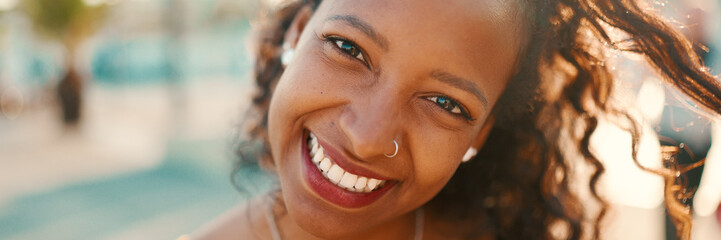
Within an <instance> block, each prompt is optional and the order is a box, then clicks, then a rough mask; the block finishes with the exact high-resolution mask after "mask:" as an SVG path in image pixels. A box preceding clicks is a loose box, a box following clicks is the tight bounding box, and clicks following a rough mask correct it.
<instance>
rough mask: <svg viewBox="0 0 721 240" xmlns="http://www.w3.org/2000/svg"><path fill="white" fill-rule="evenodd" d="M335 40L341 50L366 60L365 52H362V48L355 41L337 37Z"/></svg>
mask: <svg viewBox="0 0 721 240" xmlns="http://www.w3.org/2000/svg"><path fill="white" fill-rule="evenodd" d="M334 42H335V45H336V46H338V48H340V50H341V51H343V52H345V53H347V54H348V55H350V56H353V57H354V58H357V59H358V60H361V61H363V62H365V58H364V57H363V52H361V50H360V48H359V47H358V46H356V45H355V44H354V43H352V42H350V41H346V40H342V39H335V40H334Z"/></svg>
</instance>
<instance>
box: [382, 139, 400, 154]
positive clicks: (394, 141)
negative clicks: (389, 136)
mask: <svg viewBox="0 0 721 240" xmlns="http://www.w3.org/2000/svg"><path fill="white" fill-rule="evenodd" d="M393 144H395V145H396V150H395V151H394V152H393V154H391V155H388V154H385V153H384V154H383V155H385V156H386V157H388V158H392V157H395V156H396V155H398V142H396V140H393Z"/></svg>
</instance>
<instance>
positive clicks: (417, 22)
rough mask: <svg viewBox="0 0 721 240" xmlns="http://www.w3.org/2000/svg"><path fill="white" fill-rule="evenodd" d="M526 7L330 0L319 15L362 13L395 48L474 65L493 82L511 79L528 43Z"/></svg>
mask: <svg viewBox="0 0 721 240" xmlns="http://www.w3.org/2000/svg"><path fill="white" fill-rule="evenodd" d="M521 12H522V11H521V10H520V5H519V3H518V2H517V1H503V0H488V1H482V0H481V1H479V0H444V1H438V0H393V1H386V0H377V1H374V0H365V1H351V0H326V1H324V2H323V4H322V5H321V7H320V8H319V9H318V12H317V13H316V15H317V16H316V17H318V18H317V19H318V20H320V22H323V21H324V20H325V19H327V18H329V17H332V16H335V15H352V16H356V17H358V18H359V19H362V20H363V21H365V22H367V23H369V25H371V26H372V27H373V28H374V29H375V31H376V32H378V33H379V34H380V35H383V36H386V37H387V38H388V43H389V44H388V48H389V49H390V52H400V53H402V54H404V55H405V56H407V57H412V58H414V59H423V61H420V62H419V61H414V62H416V63H420V64H423V63H425V64H427V65H429V66H442V67H444V68H446V69H449V70H450V71H454V72H457V71H465V72H468V71H467V70H468V69H472V70H473V71H471V72H473V73H471V74H475V75H478V76H470V77H472V78H474V77H477V78H481V77H482V78H485V80H486V82H484V83H487V81H496V82H497V81H499V80H503V82H505V80H507V79H508V78H510V74H511V73H512V68H513V66H514V64H515V62H516V59H517V58H518V51H519V50H520V45H521V43H522V40H521V39H522V35H521V33H520V29H521V26H522V24H523V22H522V17H521ZM429 56H432V57H430V58H429ZM503 70H505V71H503ZM489 78H497V79H489Z"/></svg>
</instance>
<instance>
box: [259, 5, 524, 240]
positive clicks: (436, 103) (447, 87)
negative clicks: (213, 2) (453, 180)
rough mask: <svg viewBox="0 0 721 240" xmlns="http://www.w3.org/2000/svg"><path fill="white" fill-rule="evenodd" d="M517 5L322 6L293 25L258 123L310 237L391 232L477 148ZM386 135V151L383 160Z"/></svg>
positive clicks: (512, 49) (511, 61) (512, 59)
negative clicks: (289, 56)
mask: <svg viewBox="0 0 721 240" xmlns="http://www.w3.org/2000/svg"><path fill="white" fill-rule="evenodd" d="M518 8H519V6H517V5H516V4H515V3H509V2H508V1H500V0H498V1H471V0H457V1H433V0H427V1H425V0H424V1H419V0H403V1H400V0H399V1H340V0H337V1H332V0H326V1H324V2H323V3H322V4H321V5H320V6H319V8H318V9H317V10H316V11H315V12H314V13H313V14H312V17H311V18H310V20H309V21H307V22H306V21H305V20H303V19H302V18H300V19H298V18H297V19H296V21H295V22H294V24H293V25H292V26H291V30H290V32H293V31H297V32H298V33H300V35H299V36H298V37H297V38H295V37H289V38H288V39H287V40H289V41H291V44H292V45H293V46H295V57H294V60H293V61H292V62H291V63H290V65H288V66H287V68H286V69H285V72H284V73H283V75H282V77H281V79H280V80H279V82H278V85H277V86H276V88H275V92H274V95H273V98H272V100H271V105H270V108H269V123H268V133H269V134H268V140H269V142H270V147H271V154H272V156H273V161H274V162H275V166H276V170H277V173H278V176H279V179H280V184H281V189H282V191H283V197H284V200H285V204H286V207H287V208H288V211H289V213H290V216H291V218H292V219H294V220H295V222H296V223H297V224H298V225H299V226H300V227H302V228H303V229H304V230H305V231H307V232H310V233H312V234H315V235H317V236H322V237H340V236H347V235H350V234H357V233H362V232H364V231H370V230H374V229H380V228H382V227H383V226H389V225H392V224H391V223H392V222H394V221H397V220H399V219H402V217H403V216H404V215H406V214H407V213H409V212H411V211H412V210H413V209H415V208H417V207H419V206H421V205H423V204H424V203H425V202H427V201H428V200H430V199H431V198H432V197H433V196H434V195H435V194H436V193H438V191H440V189H441V188H443V186H444V185H445V184H446V182H447V181H448V180H449V179H450V177H451V176H452V175H453V173H454V171H455V170H456V168H457V167H458V166H459V164H460V163H461V158H462V156H463V155H464V153H465V152H466V150H467V149H468V148H469V147H470V146H472V145H477V144H479V143H480V142H482V140H483V139H482V138H483V137H482V135H483V134H481V132H482V130H483V129H487V128H484V126H485V127H488V126H489V125H487V124H486V123H487V120H488V119H489V118H488V117H489V115H490V113H491V109H492V108H493V107H494V105H495V103H496V101H497V99H498V98H499V96H500V95H501V93H502V92H503V90H504V88H505V86H506V85H507V83H508V80H509V79H510V77H511V75H512V74H513V71H514V67H515V63H516V61H518V54H519V50H520V46H521V42H522V41H521V38H522V36H521V34H520V33H519V31H518V29H520V28H521V23H520V20H519V19H520V17H519V16H518V14H519V10H517V9H518ZM296 40H297V41H296ZM311 135H312V136H313V137H311ZM479 136H480V137H479ZM394 140H395V141H396V142H397V143H398V153H397V155H396V156H394V157H392V158H389V157H386V156H385V155H387V154H392V153H393V152H394V151H395V149H396V148H395V145H394V142H393V141H394ZM475 147H479V146H475Z"/></svg>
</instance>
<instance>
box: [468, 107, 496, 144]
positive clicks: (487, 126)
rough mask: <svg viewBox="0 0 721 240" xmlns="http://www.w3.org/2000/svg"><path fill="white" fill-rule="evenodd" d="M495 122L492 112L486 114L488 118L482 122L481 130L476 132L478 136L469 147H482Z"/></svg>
mask: <svg viewBox="0 0 721 240" xmlns="http://www.w3.org/2000/svg"><path fill="white" fill-rule="evenodd" d="M495 123H496V118H495V115H494V114H491V115H489V116H488V119H486V123H484V124H483V126H482V127H481V132H479V133H478V136H477V137H476V140H474V141H473V143H472V144H471V147H474V148H476V149H481V147H483V144H484V143H486V139H487V138H488V134H490V133H491V130H492V129H493V125H495Z"/></svg>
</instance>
